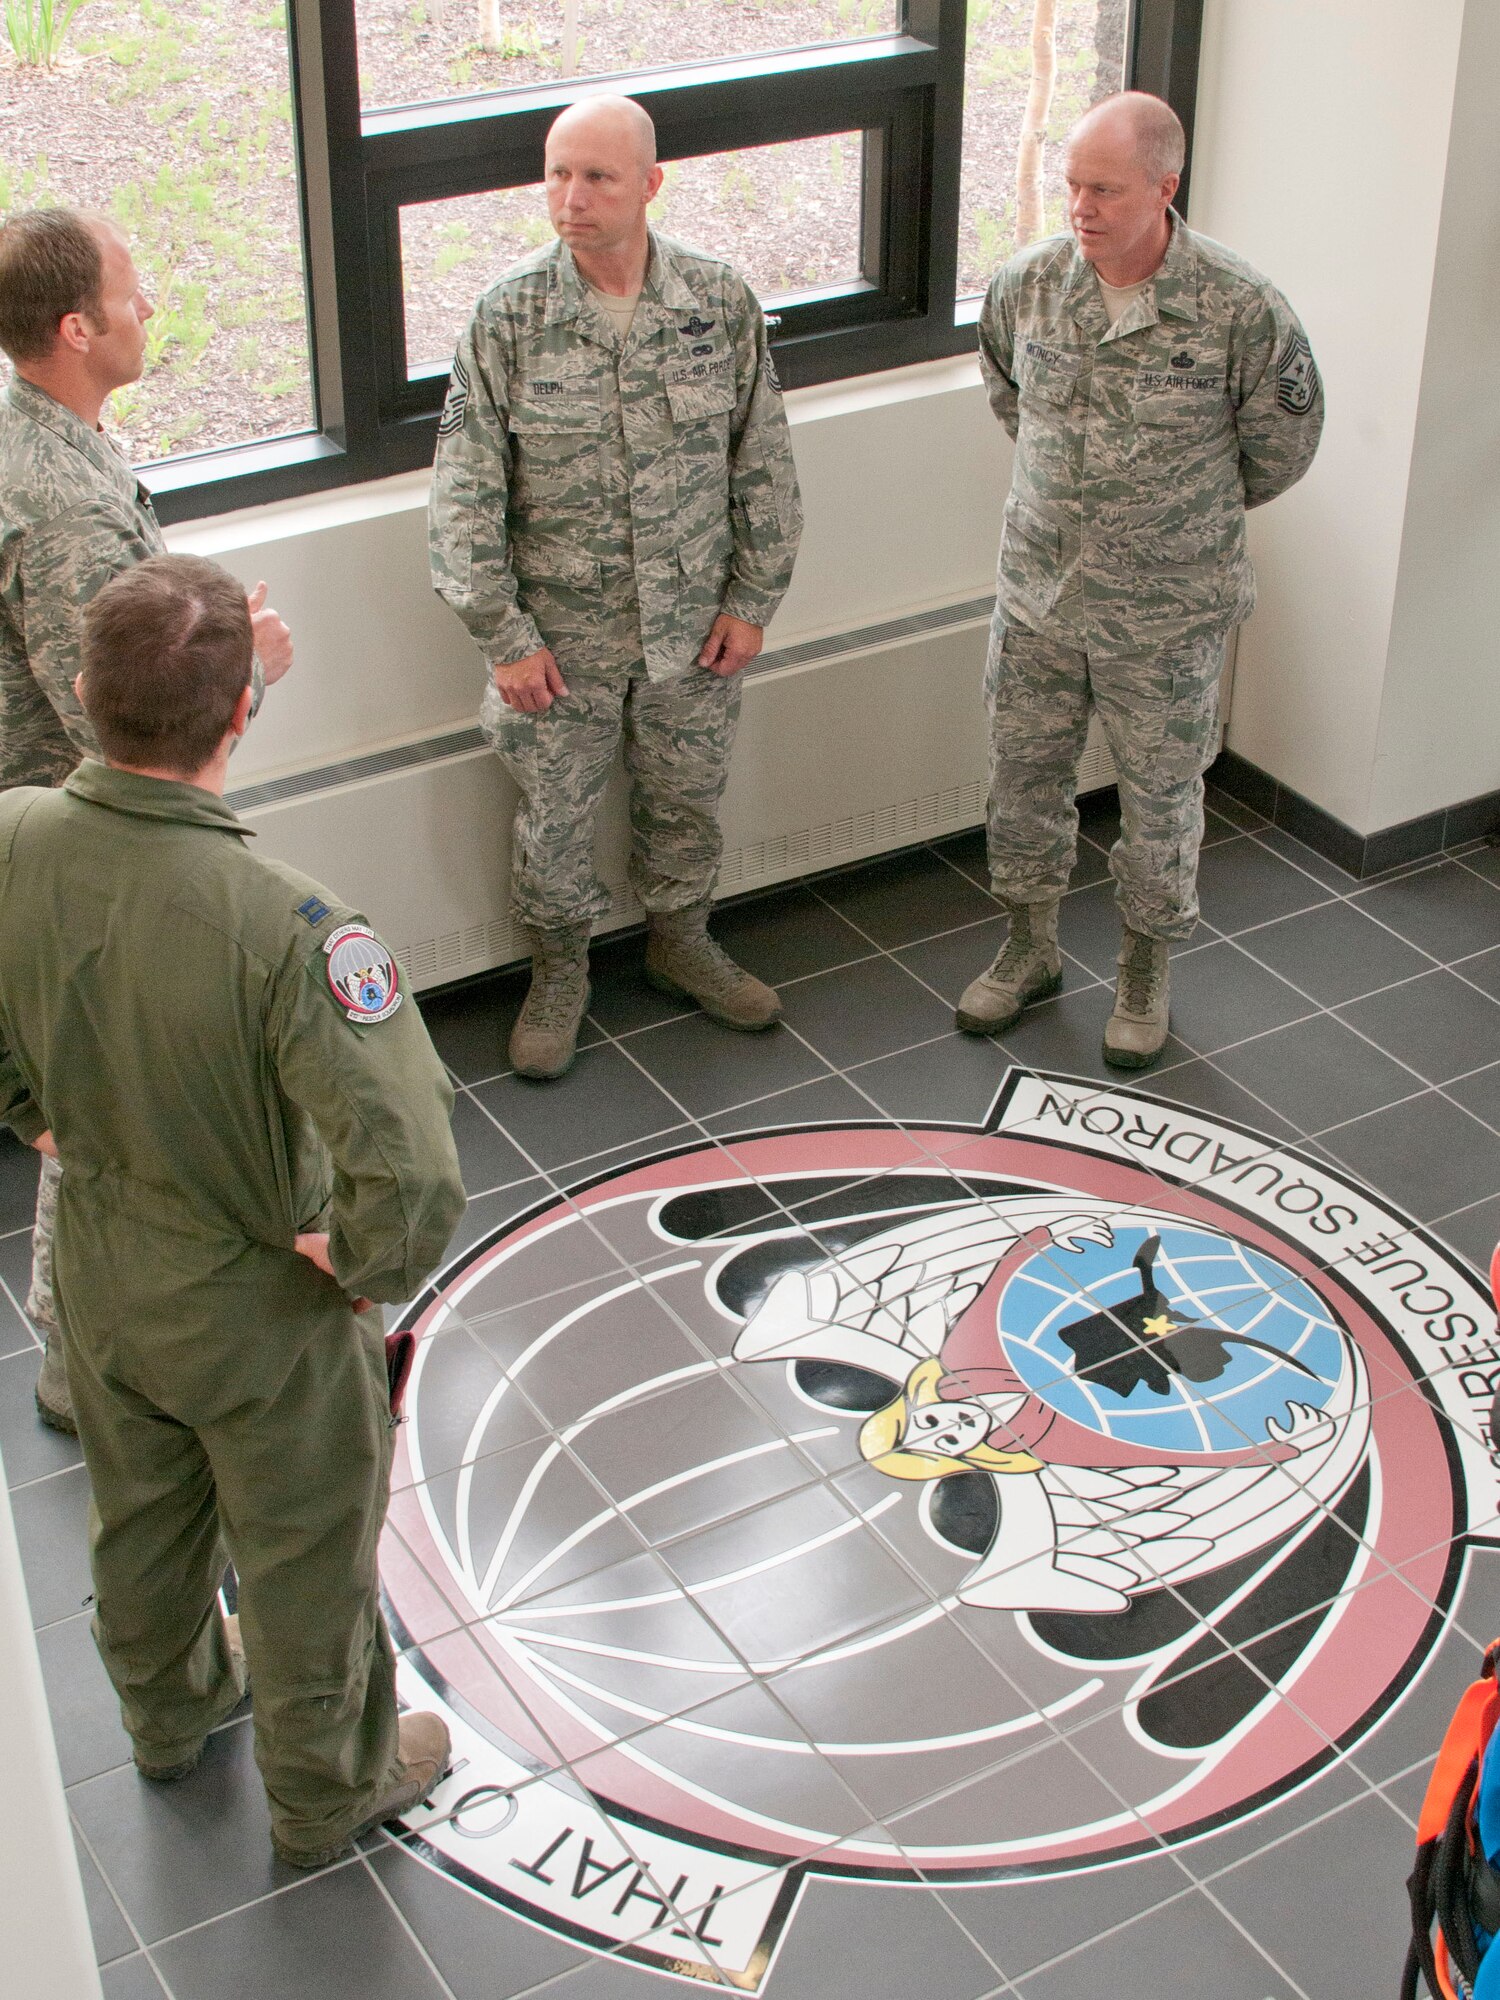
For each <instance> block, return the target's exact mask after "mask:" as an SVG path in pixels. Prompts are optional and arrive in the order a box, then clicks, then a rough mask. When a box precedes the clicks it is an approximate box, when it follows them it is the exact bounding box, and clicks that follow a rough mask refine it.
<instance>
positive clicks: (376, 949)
mask: <svg viewBox="0 0 1500 2000" xmlns="http://www.w3.org/2000/svg"><path fill="white" fill-rule="evenodd" d="M323 949H324V951H325V952H326V953H327V954H328V985H329V989H330V991H331V992H332V994H333V997H334V999H335V1000H337V1001H338V1003H339V1005H340V1006H341V1007H342V1008H343V1010H344V1012H345V1014H346V1015H347V1016H348V1018H349V1019H350V1020H351V1021H357V1022H358V1023H359V1025H360V1026H361V1027H364V1028H372V1027H374V1025H375V1023H376V1022H377V1021H388V1020H389V1019H390V1018H391V1016H392V1014H394V1013H395V1011H396V1009H397V1008H398V1007H399V1006H400V1005H401V983H400V974H399V973H398V972H397V970H396V961H395V959H394V958H392V956H391V954H390V952H389V951H387V950H386V948H385V946H384V945H383V944H382V943H381V942H380V939H379V938H378V937H376V935H375V933H374V932H373V931H372V930H370V929H369V927H368V926H367V925H365V924H340V925H339V927H338V929H337V930H336V931H334V932H333V933H332V934H331V936H329V937H328V938H327V939H326V940H325V942H324V945H323Z"/></svg>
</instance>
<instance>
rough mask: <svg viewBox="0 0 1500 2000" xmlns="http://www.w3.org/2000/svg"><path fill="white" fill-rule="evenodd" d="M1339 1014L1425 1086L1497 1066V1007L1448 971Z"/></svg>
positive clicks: (1358, 1003) (1499, 1052)
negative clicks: (1425, 1084)
mask: <svg viewBox="0 0 1500 2000" xmlns="http://www.w3.org/2000/svg"><path fill="white" fill-rule="evenodd" d="M1338 1012H1339V1016H1340V1018H1341V1019H1343V1020H1345V1021H1347V1022H1348V1023H1349V1024H1350V1026H1351V1027H1355V1028H1358V1029H1359V1031H1360V1033H1361V1034H1362V1035H1368V1036H1369V1037H1370V1039H1371V1041H1372V1042H1378V1043H1379V1045H1380V1047H1381V1048H1383V1049H1385V1050H1387V1051H1388V1053H1389V1054H1391V1055H1393V1056H1395V1057H1396V1058H1397V1059H1398V1061H1400V1062H1403V1063H1406V1064H1407V1065H1408V1066H1409V1067H1410V1068H1412V1069H1414V1070H1416V1072H1417V1073H1418V1075H1419V1076H1422V1077H1425V1078H1426V1079H1427V1081H1428V1082H1429V1083H1446V1082H1447V1081H1448V1079H1449V1077H1453V1076H1462V1075H1463V1074H1464V1073H1465V1071H1467V1070H1472V1069H1480V1068H1482V1067H1484V1065H1485V1064H1487V1063H1492V1062H1496V1061H1500V1003H1497V1002H1496V1001H1494V1000H1490V999H1488V998H1487V997H1486V996H1485V995H1484V994H1483V993H1476V992H1475V990H1474V988H1473V987H1472V986H1466V985H1465V984H1464V982H1463V980H1461V979H1455V978H1454V976H1453V974H1452V973H1451V972H1443V971H1437V972H1429V973H1426V974H1424V975H1423V976H1422V977H1421V978H1420V979H1408V980H1407V981H1406V982H1405V983H1404V984H1403V985H1401V986H1392V987H1390V988H1388V989H1387V991H1385V992H1384V993H1372V994H1370V995H1369V996H1368V997H1367V998H1366V999H1364V1000H1356V1001H1354V1002H1352V1003H1351V1004H1350V1005H1349V1006H1347V1007H1340V1008H1339V1009H1338Z"/></svg>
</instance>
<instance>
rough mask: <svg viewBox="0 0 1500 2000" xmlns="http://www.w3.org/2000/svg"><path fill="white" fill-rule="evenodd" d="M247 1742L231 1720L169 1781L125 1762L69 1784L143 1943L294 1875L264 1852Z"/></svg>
mask: <svg viewBox="0 0 1500 2000" xmlns="http://www.w3.org/2000/svg"><path fill="white" fill-rule="evenodd" d="M252 1748H253V1746H252V1738H251V1730H250V1724H249V1723H248V1722H240V1723H236V1724H235V1725H234V1726H233V1727H232V1728H229V1729H220V1730H216V1731H215V1733H214V1734H213V1735H212V1736H210V1737H209V1739H208V1745H207V1748H206V1749H205V1750H204V1753H203V1762H202V1763H201V1764H200V1765H199V1766H198V1769H197V1770H196V1771H194V1772H193V1774H192V1776H191V1777H188V1778H184V1779H183V1780H182V1781H181V1782H180V1783H179V1784H175V1785H151V1784H148V1783H147V1782H146V1780H145V1779H144V1778H142V1777H141V1776H140V1775H139V1774H138V1773H137V1772H136V1770H135V1768H134V1766H133V1765H131V1766H128V1767H126V1768H125V1769H123V1770H118V1771H110V1772H107V1773H106V1774H105V1775H104V1776H103V1777H101V1778H90V1779H89V1780H87V1782H85V1783H84V1784H81V1785H75V1786H74V1787H73V1789H72V1790H71V1791H70V1792H69V1794H68V1802H69V1804H70V1805H71V1806H72V1809H73V1815H74V1817H75V1819H76V1820H77V1821H78V1824H79V1825H80V1826H81V1827H82V1828H83V1831H84V1834H85V1835H86V1837H87V1839H88V1843H89V1846H90V1847H91V1848H92V1849H93V1851H94V1853H95V1854H96V1855H97V1856H98V1858H99V1866H100V1867H101V1868H102V1869H103V1871H104V1873H105V1875H106V1876H107V1877H108V1880H109V1883H110V1886H111V1888H112V1889H113V1890H114V1892H115V1894H116V1896H118V1897H119V1899H120V1901H121V1902H122V1903H123V1904H124V1906H125V1909H126V1911H127V1913H128V1914H129V1916H130V1919H131V1921H132V1923H134V1925H135V1927H136V1929H137V1930H138V1931H139V1932H140V1934H141V1936H142V1938H144V1940H145V1941H146V1943H147V1944H154V1943H155V1942H156V1941H157V1940H158V1939H159V1938H164V1937H169V1936H171V1935H172V1934H173V1933H174V1932H176V1931H180V1930H184V1929H186V1928H187V1927H188V1926H189V1925H191V1924H201V1923H205V1922H207V1920H208V1919H209V1918H210V1917H216V1916H219V1915H221V1914H222V1913H223V1912H224V1911H225V1910H233V1909H238V1908H239V1906H240V1905H241V1904H242V1903H249V1902H252V1901H254V1900H255V1899H256V1898H257V1897H260V1896H265V1895H267V1894H269V1892H270V1891H271V1890H273V1889H280V1888H285V1887H287V1886H288V1885H289V1884H291V1883H293V1882H298V1881H300V1880H302V1879H303V1877H302V1876H301V1874H300V1873H299V1871H298V1870H297V1869H295V1868H288V1867H286V1866H285V1865H284V1864H283V1863H282V1862H280V1861H278V1860H277V1859H276V1858H275V1856H274V1855H273V1854H272V1852H271V1833H270V1819H269V1816H268V1814H267V1811H266V1795H265V1792H264V1790H263V1789H262V1786H261V1782H260V1773H259V1771H258V1770H257V1769H256V1766H255V1760H254V1757H253V1755H252ZM169 1977H170V1975H169ZM205 1990H207V1989H205Z"/></svg>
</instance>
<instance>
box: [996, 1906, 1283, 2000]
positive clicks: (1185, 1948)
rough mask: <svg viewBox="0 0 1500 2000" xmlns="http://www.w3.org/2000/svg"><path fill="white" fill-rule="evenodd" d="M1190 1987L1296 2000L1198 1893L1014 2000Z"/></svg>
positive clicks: (1134, 1997)
mask: <svg viewBox="0 0 1500 2000" xmlns="http://www.w3.org/2000/svg"><path fill="white" fill-rule="evenodd" d="M1210 1968H1211V1970H1210ZM1195 1985H1201V1986H1202V1987H1203V1989H1204V1990H1205V1991H1209V1992H1212V1994H1213V1996H1214V2000H1300V1996H1298V1995H1296V1992H1295V1989H1294V1988H1293V1987H1292V1986H1290V1985H1289V1984H1288V1983H1287V1981H1286V1980H1285V1979H1284V1978H1281V1977H1280V1976H1279V1975H1278V1974H1277V1972H1276V1969H1275V1967H1274V1966H1273V1965H1272V1964H1271V1962H1270V1961H1269V1960H1268V1959H1267V1958H1266V1957H1264V1956H1263V1954H1262V1953H1260V1952H1258V1951H1257V1950H1256V1949H1255V1947H1254V1945H1253V1944H1251V1943H1250V1941H1249V1940H1248V1939H1247V1938H1245V1937H1243V1936H1242V1935H1241V1933H1240V1932H1239V1931H1237V1930H1236V1929H1235V1927H1234V1925H1233V1924H1232V1923H1230V1921H1229V1919H1228V1918H1227V1917H1225V1916H1224V1915H1223V1914H1222V1913H1221V1912H1220V1911H1219V1910H1217V1909H1215V1908H1214V1905H1213V1904H1212V1902H1210V1900H1209V1898H1208V1897H1207V1896H1206V1895H1205V1894H1204V1893H1203V1891H1202V1890H1198V1889H1193V1890H1189V1891H1188V1893H1187V1894H1186V1895H1185V1896H1180V1897H1178V1898H1177V1900H1176V1901H1175V1902H1171V1903H1168V1904H1166V1905H1165V1906H1164V1907H1162V1908H1161V1909H1158V1910H1153V1911H1151V1912H1150V1913H1149V1914H1148V1915H1146V1916H1144V1917H1137V1918H1136V1920H1135V1921H1134V1922H1133V1923H1129V1924H1126V1925H1124V1926H1123V1927H1122V1928H1121V1929H1119V1930H1115V1931H1111V1932H1110V1933H1109V1934H1108V1936H1107V1937H1103V1938H1101V1939H1099V1940H1098V1942H1097V1943H1094V1944H1091V1945H1088V1946H1085V1948H1084V1949H1083V1950H1082V1951H1077V1952H1074V1953H1073V1955H1072V1956H1071V1957H1069V1958H1064V1959H1061V1960H1059V1961H1058V1962H1057V1963H1056V1964H1055V1965H1052V1966H1050V1967H1048V1968H1047V1969H1046V1970H1044V1971H1042V1972H1037V1973H1033V1974H1032V1976H1031V1977H1030V1978H1029V1979H1024V1980H1022V1981H1021V1982H1020V1985H1019V1987H1018V1989H1017V1990H1018V1993H1019V1994H1020V1996H1021V2000H1102V1996H1104V1995H1108V2000H1166V1996H1167V1995H1168V1994H1173V1995H1175V1994H1179V1993H1188V1992H1191V1991H1192V1989H1193V1987H1194V1986H1195Z"/></svg>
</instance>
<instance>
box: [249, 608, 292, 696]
mask: <svg viewBox="0 0 1500 2000" xmlns="http://www.w3.org/2000/svg"><path fill="white" fill-rule="evenodd" d="M245 602H246V603H247V604H248V605H249V607H250V630H251V632H252V634H253V635H254V638H255V651H256V656H257V658H258V659H259V660H260V664H261V671H262V672H263V673H264V674H265V677H266V686H267V687H271V686H273V685H274V684H275V683H276V682H277V681H279V680H280V679H281V676H282V675H283V674H284V673H285V672H286V670H287V668H288V667H289V666H290V665H291V664H292V635H291V631H290V629H289V628H288V626H287V624H286V622H285V620H284V619H283V618H282V616H281V614H280V612H278V611H273V610H271V608H270V607H269V605H267V603H266V586H265V584H264V583H258V584H257V585H256V586H255V588H254V590H252V591H250V592H249V593H248V594H247V596H246V598H245Z"/></svg>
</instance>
